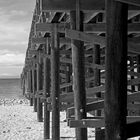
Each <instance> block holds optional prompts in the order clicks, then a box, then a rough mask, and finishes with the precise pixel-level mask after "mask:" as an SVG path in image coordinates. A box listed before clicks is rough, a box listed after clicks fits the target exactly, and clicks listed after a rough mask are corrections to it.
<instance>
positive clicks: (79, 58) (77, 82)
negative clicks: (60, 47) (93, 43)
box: [70, 0, 87, 140]
mask: <svg viewBox="0 0 140 140" xmlns="http://www.w3.org/2000/svg"><path fill="white" fill-rule="evenodd" d="M79 6H80V4H79V0H77V1H76V11H71V12H70V20H71V29H74V30H78V31H83V14H82V12H80V7H79ZM71 43H72V68H73V74H74V75H73V87H74V88H73V90H74V106H75V119H76V120H81V119H84V118H86V110H85V107H86V91H85V71H84V69H85V68H84V43H83V42H82V41H78V40H72V42H71ZM76 140H87V129H86V128H76Z"/></svg>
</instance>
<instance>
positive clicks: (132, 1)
mask: <svg viewBox="0 0 140 140" xmlns="http://www.w3.org/2000/svg"><path fill="white" fill-rule="evenodd" d="M116 1H119V2H122V3H126V4H130V5H135V6H140V1H139V0H116Z"/></svg>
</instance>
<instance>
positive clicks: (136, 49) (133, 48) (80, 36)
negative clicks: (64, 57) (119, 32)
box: [65, 29, 140, 54]
mask: <svg viewBox="0 0 140 140" xmlns="http://www.w3.org/2000/svg"><path fill="white" fill-rule="evenodd" d="M65 34H66V37H68V38H71V39H77V40H81V41H85V42H89V43H91V44H99V45H101V48H103V47H105V42H106V39H105V37H101V36H98V35H89V34H87V33H83V32H80V31H76V30H69V29H66V32H65ZM128 51H129V52H133V53H136V54H140V45H139V44H136V43H134V42H132V41H128Z"/></svg>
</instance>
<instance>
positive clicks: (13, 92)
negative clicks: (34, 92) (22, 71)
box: [0, 79, 22, 99]
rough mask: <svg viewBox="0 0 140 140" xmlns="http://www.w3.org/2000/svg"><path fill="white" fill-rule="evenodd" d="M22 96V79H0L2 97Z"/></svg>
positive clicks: (0, 95) (0, 94) (0, 97)
mask: <svg viewBox="0 0 140 140" xmlns="http://www.w3.org/2000/svg"><path fill="white" fill-rule="evenodd" d="M19 97H22V90H21V88H20V79H0V99H4V98H11V99H13V98H19Z"/></svg>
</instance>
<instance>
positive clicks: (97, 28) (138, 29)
mask: <svg viewBox="0 0 140 140" xmlns="http://www.w3.org/2000/svg"><path fill="white" fill-rule="evenodd" d="M105 27H106V23H90V24H84V27H83V28H84V32H85V33H91V34H93V33H97V34H99V33H106V30H105ZM51 28H52V25H51V23H36V32H47V33H51ZM67 29H70V24H69V23H59V24H58V32H60V33H65V31H66V30H67ZM68 31H69V30H68ZM128 33H129V34H130V33H140V23H129V24H128Z"/></svg>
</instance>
